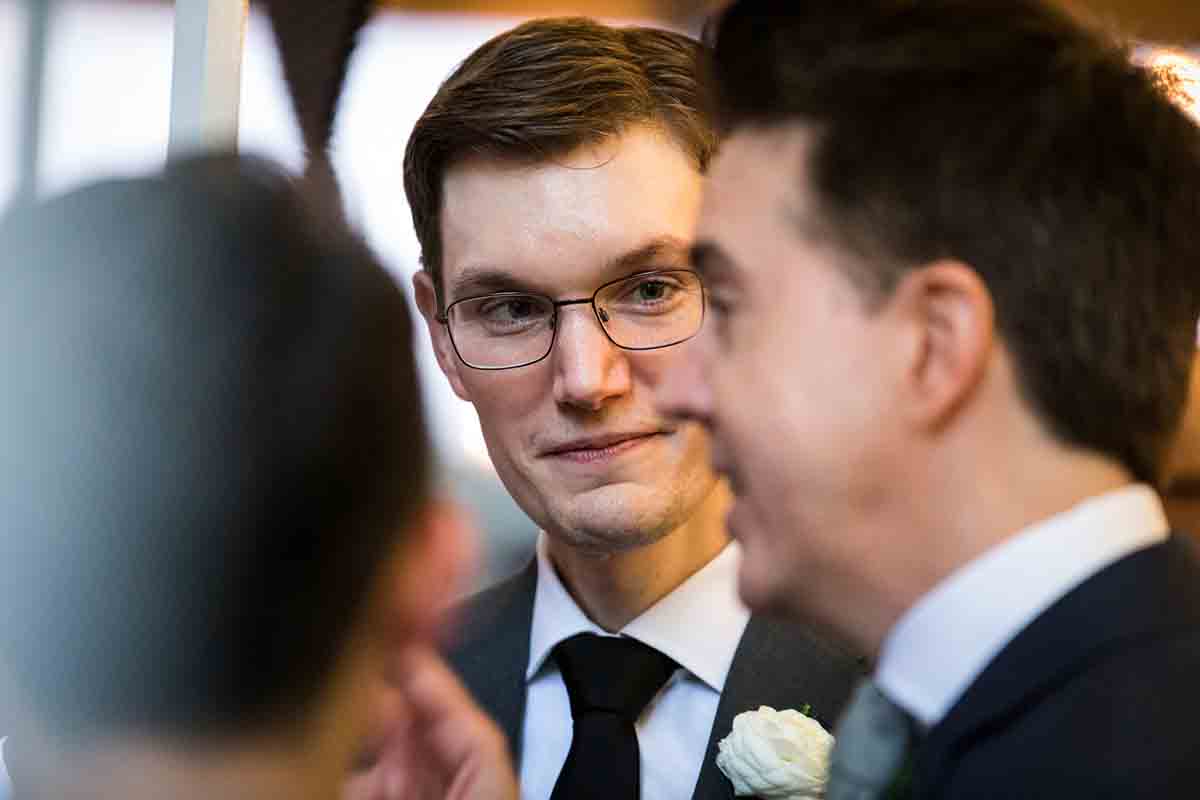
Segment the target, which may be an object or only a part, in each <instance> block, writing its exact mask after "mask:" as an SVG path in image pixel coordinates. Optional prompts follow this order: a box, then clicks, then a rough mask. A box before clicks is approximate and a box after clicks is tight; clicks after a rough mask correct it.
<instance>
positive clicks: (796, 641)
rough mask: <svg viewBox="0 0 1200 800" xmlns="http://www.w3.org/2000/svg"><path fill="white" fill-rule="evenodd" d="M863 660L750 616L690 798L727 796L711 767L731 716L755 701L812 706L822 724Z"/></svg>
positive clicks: (829, 724) (834, 712)
mask: <svg viewBox="0 0 1200 800" xmlns="http://www.w3.org/2000/svg"><path fill="white" fill-rule="evenodd" d="M863 674H864V664H863V662H862V661H861V660H859V659H855V658H853V657H852V656H850V655H849V654H847V653H846V652H844V651H842V650H839V649H838V648H836V647H835V646H833V645H831V644H830V643H829V642H827V641H825V640H823V639H820V638H818V637H817V636H815V635H814V634H813V633H812V632H811V631H809V630H807V629H806V628H803V627H800V626H797V625H792V624H788V623H782V622H776V621H773V620H767V619H764V618H762V617H757V616H754V617H751V618H750V622H749V623H748V624H747V625H746V630H745V632H743V634H742V639H741V642H740V643H739V644H738V649H737V652H736V653H735V655H734V658H733V663H732V664H731V665H730V668H729V675H728V676H727V677H726V679H725V688H724V691H722V692H721V700H720V703H719V704H718V705H717V713H716V716H715V718H714V719H713V727H712V730H711V731H710V733H709V738H708V747H707V749H706V751H705V754H704V761H703V763H702V764H701V766H700V775H699V777H698V778H697V780H696V789H695V791H694V792H693V793H692V797H693V800H729V799H730V798H732V797H733V787H732V785H731V784H730V783H729V780H728V779H727V778H726V777H725V776H724V775H723V774H722V773H721V770H720V768H718V767H717V760H716V759H717V743H718V742H720V740H721V739H724V738H725V737H726V736H728V735H729V732H730V730H732V728H733V718H734V717H735V716H737V715H738V714H740V713H741V712H743V711H751V710H754V709H756V708H758V707H759V706H771V707H772V708H776V709H785V708H795V709H799V708H801V707H802V706H804V705H806V704H807V705H810V706H812V713H813V716H815V717H816V718H817V719H818V720H819V721H820V722H821V724H822V725H824V726H825V727H826V728H827V729H829V730H832V729H833V723H834V722H835V721H836V720H837V718H838V716H840V714H841V712H842V709H843V708H844V707H845V704H846V701H847V699H848V698H849V696H850V692H851V690H852V689H853V687H854V684H855V683H856V681H857V680H858V678H859V677H861V676H862V675H863Z"/></svg>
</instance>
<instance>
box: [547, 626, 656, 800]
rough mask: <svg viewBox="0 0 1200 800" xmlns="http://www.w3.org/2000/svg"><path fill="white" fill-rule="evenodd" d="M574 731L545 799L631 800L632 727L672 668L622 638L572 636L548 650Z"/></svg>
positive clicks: (635, 787)
mask: <svg viewBox="0 0 1200 800" xmlns="http://www.w3.org/2000/svg"><path fill="white" fill-rule="evenodd" d="M554 660H555V661H556V662H557V663H558V668H559V670H560V671H561V672H562V677H563V683H565V684H566V685H567V694H568V695H569V696H570V698H571V718H572V719H573V720H574V721H575V731H574V734H573V735H572V736H571V750H570V752H568V753H567V760H566V762H565V763H564V764H563V768H562V771H561V772H559V773H558V781H557V782H556V783H555V784H554V792H553V793H552V794H551V795H550V800H638V794H639V786H640V780H641V778H640V765H639V760H638V759H639V755H638V742H637V732H636V730H635V729H634V723H635V722H636V721H637V718H638V717H639V716H640V715H641V713H642V709H644V708H645V707H646V704H647V703H649V702H650V700H651V699H653V697H654V695H656V694H658V690H659V689H661V688H662V686H663V684H664V683H666V682H667V678H669V677H671V673H673V672H674V671H675V668H676V664H675V662H674V661H672V660H671V659H670V658H668V657H667V656H665V655H663V654H662V653H660V652H658V651H657V650H655V649H654V648H653V647H650V646H649V645H644V644H642V643H641V642H639V641H636V640H634V639H628V638H625V637H612V636H596V635H594V634H590V633H583V634H579V635H578V636H572V637H571V638H570V639H567V640H565V641H563V642H560V643H559V644H558V646H557V647H555V648H554Z"/></svg>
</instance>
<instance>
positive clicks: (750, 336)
mask: <svg viewBox="0 0 1200 800" xmlns="http://www.w3.org/2000/svg"><path fill="white" fill-rule="evenodd" d="M807 146H808V140H807V137H806V136H804V135H803V132H802V131H799V130H795V129H792V130H785V131H774V132H771V131H754V132H749V133H737V134H735V135H733V136H732V137H731V138H729V139H728V140H727V141H726V142H724V143H723V144H722V147H721V151H720V154H719V155H718V157H717V159H716V160H715V163H714V164H713V168H712V170H711V173H710V177H709V181H708V184H707V185H706V187H705V192H704V199H703V203H702V210H701V216H700V221H699V223H698V228H697V239H696V248H695V250H694V253H693V255H694V259H695V262H696V266H697V268H698V269H699V270H700V271H701V273H702V275H703V276H704V279H705V284H706V288H707V290H708V292H709V307H708V314H707V317H706V319H705V323H704V325H705V327H704V330H703V331H702V333H701V334H700V336H698V337H697V339H696V340H695V344H696V347H695V349H694V350H693V351H692V353H691V354H690V355H691V356H692V360H689V361H688V362H687V363H684V364H681V365H680V366H679V368H678V369H676V370H674V371H673V372H672V374H671V375H669V376H668V378H667V380H666V381H664V384H663V386H662V387H661V388H660V397H659V400H660V407H661V408H662V409H663V410H664V411H665V412H668V413H673V414H678V415H682V416H683V417H688V418H692V419H696V420H699V421H701V422H703V423H704V424H705V426H706V427H708V428H709V430H710V433H711V434H712V448H713V453H714V460H715V463H716V465H717V467H718V471H720V472H723V473H725V474H727V476H728V477H729V479H730V482H731V486H732V489H733V491H734V493H735V495H736V504H735V506H734V508H733V510H732V511H731V513H730V516H729V527H730V532H731V534H732V535H733V536H734V537H735V538H737V539H738V540H740V541H741V543H742V545H743V553H744V558H743V565H742V570H741V576H740V589H741V593H742V598H743V599H744V600H745V601H746V602H747V604H749V605H750V606H751V607H753V608H757V609H770V610H777V611H793V612H794V611H795V610H796V609H797V608H800V607H802V606H803V603H797V598H798V597H800V596H803V595H805V594H807V593H809V592H811V591H821V587H822V585H828V582H829V581H835V580H837V578H838V575H839V571H840V570H841V569H842V568H843V565H845V564H850V563H853V562H854V560H855V559H861V558H871V557H872V552H873V550H874V539H873V537H874V536H878V534H875V533H874V532H873V531H874V529H873V526H872V525H870V524H868V521H869V520H870V519H871V518H872V517H873V516H875V515H876V514H877V513H878V512H879V508H880V506H881V504H882V503H883V502H884V496H885V490H886V488H887V486H886V481H884V477H883V476H885V475H887V474H888V472H889V469H888V468H887V462H888V460H889V456H888V452H889V444H888V443H889V437H890V436H891V435H892V432H891V431H890V427H891V422H890V420H889V416H890V415H889V413H888V408H887V398H888V396H889V394H888V391H887V388H888V386H889V385H890V384H889V380H891V379H892V377H890V376H889V368H888V366H887V364H888V359H887V358H886V356H884V355H883V352H884V350H885V348H884V347H883V344H884V340H885V338H886V336H885V331H886V329H887V321H886V318H887V315H886V313H884V312H873V311H871V310H870V309H869V307H868V304H867V301H866V298H865V296H864V295H863V294H862V293H861V292H860V290H859V289H858V288H857V287H856V286H854V285H853V284H852V283H851V282H850V280H849V278H848V277H847V273H845V272H843V271H842V263H841V262H842V259H843V258H844V256H843V255H842V254H840V252H839V250H838V249H837V246H836V245H835V244H833V243H832V242H829V241H828V240H825V241H822V239H821V238H820V237H819V236H818V235H817V234H816V233H815V232H806V231H805V230H804V223H805V219H806V215H809V216H808V219H810V220H811V219H812V218H813V217H812V216H811V215H812V213H813V209H812V202H811V200H810V199H809V198H808V197H806V196H805V192H804V186H805V185H806V184H807V179H806V178H805V174H806V163H807V160H806V148H807ZM814 227H815V226H814Z"/></svg>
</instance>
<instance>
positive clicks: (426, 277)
mask: <svg viewBox="0 0 1200 800" xmlns="http://www.w3.org/2000/svg"><path fill="white" fill-rule="evenodd" d="M412 280H413V295H414V296H415V297H416V300H417V308H418V309H419V310H420V312H421V316H422V317H424V318H425V326H426V327H427V328H428V329H429V339H430V340H431V341H432V342H433V352H434V355H436V356H437V362H438V366H439V367H441V369H442V372H443V374H445V376H446V378H447V379H448V380H449V381H450V387H451V388H452V389H454V393H455V394H456V395H458V396H459V398H460V399H462V400H466V401H467V402H468V403H469V402H470V401H471V398H470V397H469V396H468V395H467V390H466V387H465V386H463V382H462V377H461V376H460V375H459V372H458V371H459V368H460V367H461V366H462V365H461V362H459V360H458V356H457V355H456V354H455V353H454V343H453V342H451V341H450V331H449V329H448V328H447V327H446V326H445V325H444V324H442V323H441V322H439V321H438V318H437V317H438V302H437V291H436V290H435V289H434V286H433V276H432V275H430V274H429V273H428V272H427V271H426V270H419V271H418V272H417V273H416V274H415V275H413V279H412Z"/></svg>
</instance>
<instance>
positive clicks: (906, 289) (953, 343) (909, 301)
mask: <svg viewBox="0 0 1200 800" xmlns="http://www.w3.org/2000/svg"><path fill="white" fill-rule="evenodd" d="M888 304H889V305H890V306H892V308H893V311H894V312H896V313H899V314H900V315H901V319H902V320H903V323H904V327H905V328H906V329H907V330H908V331H909V332H910V333H911V336H906V337H905V341H906V343H907V344H908V345H909V346H906V347H904V348H903V350H902V357H903V358H904V363H903V391H904V393H905V395H906V396H907V397H906V402H905V406H906V407H907V409H908V410H909V412H910V414H909V416H910V419H911V420H912V421H913V422H915V423H916V424H918V425H920V426H921V427H924V428H927V429H929V428H940V427H943V426H944V425H946V424H947V423H948V422H949V421H950V420H951V419H952V418H953V417H954V416H955V414H956V413H957V412H958V411H959V409H961V408H962V407H963V406H964V405H965V404H966V403H967V402H968V401H969V400H970V399H971V397H972V396H973V395H974V394H975V392H976V391H977V390H978V389H979V387H980V386H981V384H982V382H983V379H984V377H985V375H986V372H987V366H988V363H989V361H990V359H991V356H992V352H993V344H994V342H995V334H996V332H995V306H994V304H993V302H992V295H991V292H989V291H988V288H987V285H986V284H985V283H984V282H983V279H982V278H980V277H979V273H977V272H976V271H975V270H974V269H972V268H971V267H970V266H968V265H967V264H964V263H963V262H961V261H952V260H943V261H935V262H933V263H931V264H928V265H926V266H924V267H920V268H918V269H914V270H911V271H909V272H908V273H907V274H906V275H905V276H904V277H903V278H902V279H901V281H900V283H899V285H898V286H897V287H896V289H895V291H894V293H893V295H892V297H891V298H890V299H889V300H888Z"/></svg>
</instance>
